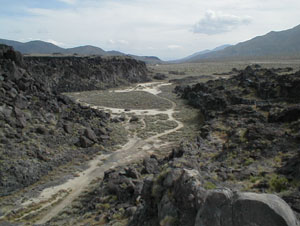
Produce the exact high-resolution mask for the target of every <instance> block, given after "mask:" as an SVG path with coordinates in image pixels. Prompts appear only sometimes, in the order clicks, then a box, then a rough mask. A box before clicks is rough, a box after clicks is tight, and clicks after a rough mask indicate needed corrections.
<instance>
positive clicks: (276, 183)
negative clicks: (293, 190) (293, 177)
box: [269, 175, 288, 192]
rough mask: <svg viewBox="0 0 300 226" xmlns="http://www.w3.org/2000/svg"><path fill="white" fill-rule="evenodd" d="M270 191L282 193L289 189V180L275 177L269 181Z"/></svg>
mask: <svg viewBox="0 0 300 226" xmlns="http://www.w3.org/2000/svg"><path fill="white" fill-rule="evenodd" d="M269 185H270V190H271V191H275V192H281V191H284V190H286V189H287V188H288V180H287V179H286V178H285V177H282V176H278V175H274V176H272V177H271V178H270V180H269Z"/></svg>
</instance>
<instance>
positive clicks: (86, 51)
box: [62, 45, 107, 56]
mask: <svg viewBox="0 0 300 226" xmlns="http://www.w3.org/2000/svg"><path fill="white" fill-rule="evenodd" d="M62 53H64V54H74V53H76V54H79V55H100V56H105V55H107V53H106V52H105V51H104V50H103V49H101V48H99V47H95V46H90V45H87V46H79V47H75V48H69V49H64V50H63V52H62Z"/></svg>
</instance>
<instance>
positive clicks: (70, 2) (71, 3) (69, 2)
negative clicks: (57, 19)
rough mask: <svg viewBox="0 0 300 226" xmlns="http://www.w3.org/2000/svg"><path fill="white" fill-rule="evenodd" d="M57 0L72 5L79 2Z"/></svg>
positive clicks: (74, 0) (75, 0)
mask: <svg viewBox="0 0 300 226" xmlns="http://www.w3.org/2000/svg"><path fill="white" fill-rule="evenodd" d="M57 1H59V2H63V3H66V4H70V5H74V4H75V3H76V2H77V0H57Z"/></svg>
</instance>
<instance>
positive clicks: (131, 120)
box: [129, 115, 139, 122]
mask: <svg viewBox="0 0 300 226" xmlns="http://www.w3.org/2000/svg"><path fill="white" fill-rule="evenodd" d="M137 121H139V118H138V117H137V116H135V115H134V116H132V117H131V118H130V120H129V122H137Z"/></svg>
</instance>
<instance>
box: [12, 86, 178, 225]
mask: <svg viewBox="0 0 300 226" xmlns="http://www.w3.org/2000/svg"><path fill="white" fill-rule="evenodd" d="M162 85H169V84H166V83H148V84H147V83H146V84H140V85H138V86H136V87H134V88H132V89H127V90H116V91H115V92H130V91H132V90H142V91H146V92H150V93H152V94H154V95H157V94H159V93H160V91H159V87H160V86H162ZM160 98H162V97H160ZM163 99H165V100H167V101H169V102H171V103H172V108H170V109H168V110H166V111H160V110H153V109H151V110H148V109H145V110H131V111H130V112H129V113H130V114H132V113H134V114H136V115H157V114H162V113H163V114H166V115H168V120H171V121H174V122H176V123H177V127H176V128H173V129H170V130H166V131H164V132H162V133H159V134H156V135H154V136H151V137H149V138H147V139H144V140H143V139H141V138H138V137H137V136H136V134H131V135H130V137H129V141H128V142H127V143H126V144H125V145H124V146H123V147H122V148H120V149H119V150H117V151H115V152H113V153H111V154H107V155H101V156H97V157H96V158H95V159H93V160H92V161H90V163H89V167H88V168H87V169H86V170H85V171H83V172H81V173H79V174H78V175H77V177H75V178H73V179H70V180H68V181H67V182H66V183H64V184H61V185H58V186H55V187H51V188H47V189H45V190H43V191H42V192H41V193H40V195H39V196H38V197H37V198H34V199H31V200H29V201H27V202H24V203H22V207H23V209H27V211H26V214H23V215H22V216H21V217H20V218H19V219H18V220H20V221H21V220H22V219H24V218H27V219H28V218H30V217H31V216H38V218H37V219H39V220H38V221H37V222H35V223H36V224H44V223H46V222H47V221H49V220H51V219H52V218H53V217H55V216H56V215H57V214H59V213H60V212H61V211H62V210H63V209H64V208H65V207H67V206H70V205H71V203H72V201H73V200H74V199H75V198H77V197H78V196H79V195H80V194H81V193H82V192H83V191H84V190H85V189H87V188H88V186H89V184H90V183H91V182H92V181H93V180H94V179H98V178H102V177H103V174H104V172H105V171H107V170H108V169H110V168H114V167H116V166H120V165H123V164H127V163H130V162H132V161H134V160H138V159H142V158H143V157H145V156H147V155H149V154H150V153H151V152H152V151H153V150H154V149H155V148H161V147H163V146H167V145H169V144H170V143H166V142H163V141H161V140H160V139H159V138H160V137H162V136H165V135H167V134H170V133H173V132H176V131H177V130H179V129H181V128H182V127H183V124H182V123H181V122H180V121H178V120H176V119H175V118H174V117H173V114H174V113H175V107H176V104H175V103H174V102H172V101H170V100H168V99H166V98H163ZM91 107H94V108H104V109H106V110H109V111H110V112H112V113H113V114H118V113H119V110H120V109H114V108H105V107H98V106H91ZM121 110H122V112H124V110H123V109H121ZM142 122H143V127H144V128H143V129H145V126H146V125H145V122H144V121H143V120H142ZM128 123H129V122H128ZM33 206H38V208H32V207H33Z"/></svg>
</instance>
